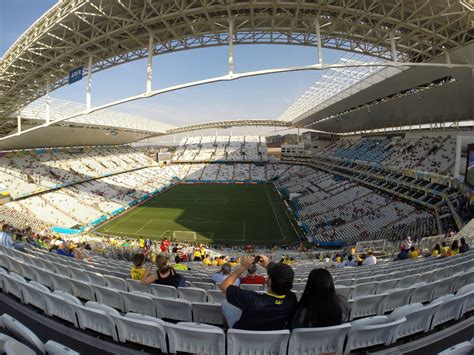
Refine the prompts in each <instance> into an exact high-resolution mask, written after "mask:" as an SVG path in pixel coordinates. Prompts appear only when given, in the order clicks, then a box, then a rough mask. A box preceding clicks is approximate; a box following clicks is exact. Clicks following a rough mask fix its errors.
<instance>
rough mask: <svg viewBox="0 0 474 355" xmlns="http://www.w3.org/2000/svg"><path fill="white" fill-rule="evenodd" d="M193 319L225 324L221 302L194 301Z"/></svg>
mask: <svg viewBox="0 0 474 355" xmlns="http://www.w3.org/2000/svg"><path fill="white" fill-rule="evenodd" d="M191 306H192V310H193V321H194V322H199V323H207V324H217V325H223V324H224V321H223V320H222V310H221V305H220V304H214V303H207V302H203V303H200V302H193V303H192V304H191Z"/></svg>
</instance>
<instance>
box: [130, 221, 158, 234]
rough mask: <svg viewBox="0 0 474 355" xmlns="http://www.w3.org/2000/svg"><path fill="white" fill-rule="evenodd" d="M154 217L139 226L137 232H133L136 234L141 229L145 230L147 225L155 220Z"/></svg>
mask: <svg viewBox="0 0 474 355" xmlns="http://www.w3.org/2000/svg"><path fill="white" fill-rule="evenodd" d="M153 221H154V219H150V220H149V221H148V222H146V223H145V224H144V225H143V226H142V227H140V228H138V229H137V231H136V232H135V233H133V234H134V235H137V234H138V232H140V231H141V230H143V229H144V228H145V227H146V226H147V225H149V224H150V223H151V222H153Z"/></svg>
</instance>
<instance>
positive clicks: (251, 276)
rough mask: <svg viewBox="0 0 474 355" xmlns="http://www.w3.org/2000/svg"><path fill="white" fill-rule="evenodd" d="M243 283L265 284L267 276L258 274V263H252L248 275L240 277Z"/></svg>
mask: <svg viewBox="0 0 474 355" xmlns="http://www.w3.org/2000/svg"><path fill="white" fill-rule="evenodd" d="M240 284H241V285H245V284H247V285H265V277H263V276H258V275H257V265H255V264H252V265H251V266H250V267H249V268H248V269H247V276H244V277H242V278H241V279H240Z"/></svg>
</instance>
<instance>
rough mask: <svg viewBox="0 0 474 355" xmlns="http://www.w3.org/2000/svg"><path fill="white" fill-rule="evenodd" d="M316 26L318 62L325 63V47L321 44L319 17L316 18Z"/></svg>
mask: <svg viewBox="0 0 474 355" xmlns="http://www.w3.org/2000/svg"><path fill="white" fill-rule="evenodd" d="M314 27H315V28H316V41H317V42H316V51H317V52H318V64H320V65H322V64H323V47H322V44H321V27H320V26H319V17H316V20H314Z"/></svg>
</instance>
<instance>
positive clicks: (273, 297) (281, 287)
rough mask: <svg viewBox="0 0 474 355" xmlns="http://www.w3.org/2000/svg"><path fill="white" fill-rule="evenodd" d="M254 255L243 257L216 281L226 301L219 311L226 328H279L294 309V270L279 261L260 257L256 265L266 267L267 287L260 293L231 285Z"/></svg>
mask: <svg viewBox="0 0 474 355" xmlns="http://www.w3.org/2000/svg"><path fill="white" fill-rule="evenodd" d="M253 260H254V258H251V257H250V258H245V259H244V260H243V261H242V264H241V265H240V266H238V267H237V268H236V269H235V270H234V271H233V272H231V273H230V275H229V276H228V277H227V278H226V279H225V280H224V281H222V283H221V284H220V286H219V287H220V289H221V291H222V292H223V293H224V294H225V295H226V299H227V302H225V303H223V304H222V313H223V314H224V317H225V319H226V321H227V325H228V326H229V327H230V328H235V329H244V330H281V329H285V328H286V327H287V323H288V321H289V320H290V318H291V317H292V316H293V314H294V313H295V311H296V307H297V300H296V296H295V295H294V294H293V292H291V288H292V287H293V279H294V276H295V274H294V271H293V269H292V268H291V266H289V265H286V264H283V263H270V262H269V260H268V258H267V257H266V256H260V260H261V261H260V265H262V266H263V267H265V268H267V273H268V280H267V284H268V288H269V290H268V291H267V292H266V293H264V294H259V293H257V292H254V291H249V290H242V289H240V288H239V287H237V286H234V285H233V284H234V282H235V280H236V279H237V278H238V277H239V276H240V275H241V274H242V273H244V272H245V271H247V270H248V269H249V268H250V266H251V265H252V262H253Z"/></svg>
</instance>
